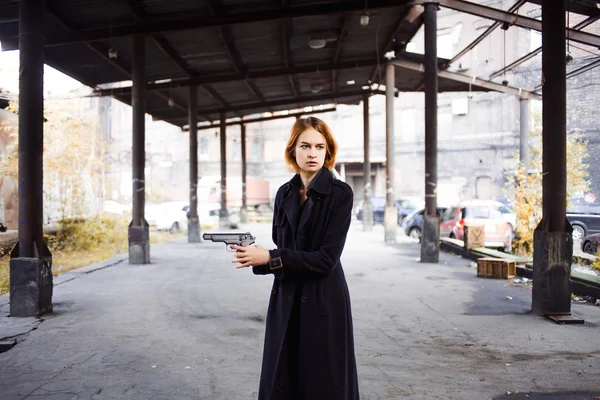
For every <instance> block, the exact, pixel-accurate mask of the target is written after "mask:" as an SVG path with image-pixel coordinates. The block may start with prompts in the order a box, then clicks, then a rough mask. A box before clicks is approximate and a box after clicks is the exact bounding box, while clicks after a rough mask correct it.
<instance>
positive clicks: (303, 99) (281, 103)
mask: <svg viewBox="0 0 600 400" xmlns="http://www.w3.org/2000/svg"><path fill="white" fill-rule="evenodd" d="M364 93H375V94H383V93H384V92H381V91H372V90H353V91H344V92H328V93H321V94H317V95H310V96H301V97H292V98H285V99H280V100H273V101H268V102H267V103H263V102H258V103H242V104H235V105H232V106H229V107H219V108H206V109H201V110H199V111H198V112H199V113H200V114H201V115H207V114H219V113H221V112H235V111H243V110H251V109H260V108H265V107H277V106H284V105H288V104H296V103H308V102H314V101H321V100H331V99H334V98H340V99H341V98H347V97H355V96H357V97H358V96H362V95H363V94H364ZM154 115H155V117H156V118H167V119H169V118H185V115H183V114H182V115H179V114H167V113H165V114H154Z"/></svg>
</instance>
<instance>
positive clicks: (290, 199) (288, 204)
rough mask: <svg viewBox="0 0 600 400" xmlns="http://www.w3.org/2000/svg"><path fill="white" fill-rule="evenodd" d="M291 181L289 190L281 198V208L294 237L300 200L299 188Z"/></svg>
mask: <svg viewBox="0 0 600 400" xmlns="http://www.w3.org/2000/svg"><path fill="white" fill-rule="evenodd" d="M295 178H296V177H294V178H293V179H292V181H293V180H294V179H295ZM292 181H290V183H289V184H290V190H289V191H288V193H287V195H286V196H285V197H284V198H283V200H281V208H283V211H284V212H285V215H286V216H287V219H288V222H289V224H290V226H291V227H292V235H293V237H294V239H295V238H296V228H297V220H298V202H299V201H300V191H299V188H296V187H294V185H293V183H292ZM294 242H295V240H294Z"/></svg>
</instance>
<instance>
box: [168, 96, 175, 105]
mask: <svg viewBox="0 0 600 400" xmlns="http://www.w3.org/2000/svg"><path fill="white" fill-rule="evenodd" d="M169 107H175V100H173V98H172V97H169Z"/></svg>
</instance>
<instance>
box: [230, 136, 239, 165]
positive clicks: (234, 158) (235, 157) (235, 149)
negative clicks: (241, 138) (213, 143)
mask: <svg viewBox="0 0 600 400" xmlns="http://www.w3.org/2000/svg"><path fill="white" fill-rule="evenodd" d="M231 157H232V158H231V159H232V161H240V143H239V142H238V141H237V140H234V141H233V151H232V155H231Z"/></svg>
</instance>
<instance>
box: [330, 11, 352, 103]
mask: <svg viewBox="0 0 600 400" xmlns="http://www.w3.org/2000/svg"><path fill="white" fill-rule="evenodd" d="M351 19H352V14H350V13H348V14H345V15H344V17H343V18H342V22H341V23H340V29H339V31H338V36H337V43H336V46H335V52H334V53H333V58H332V59H331V64H335V63H337V62H338V61H339V59H340V54H341V53H342V43H343V42H344V38H345V37H346V35H347V34H348V25H350V20H351ZM336 75H337V70H335V69H334V70H332V71H331V90H332V91H334V92H335V90H336V87H335V84H336V81H337V77H336Z"/></svg>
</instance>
